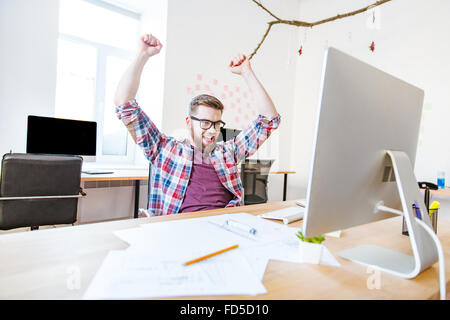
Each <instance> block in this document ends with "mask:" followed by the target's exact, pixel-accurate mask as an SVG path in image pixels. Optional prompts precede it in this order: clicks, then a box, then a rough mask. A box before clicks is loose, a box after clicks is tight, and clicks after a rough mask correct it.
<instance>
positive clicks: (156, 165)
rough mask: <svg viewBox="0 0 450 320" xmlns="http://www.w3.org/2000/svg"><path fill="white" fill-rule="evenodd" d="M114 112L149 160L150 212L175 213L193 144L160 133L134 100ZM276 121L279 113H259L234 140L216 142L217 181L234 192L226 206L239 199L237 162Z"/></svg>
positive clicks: (252, 150)
mask: <svg viewBox="0 0 450 320" xmlns="http://www.w3.org/2000/svg"><path fill="white" fill-rule="evenodd" d="M116 113H117V117H118V118H119V119H120V120H122V121H123V122H124V123H125V124H126V125H127V128H128V130H129V131H130V133H131V134H132V136H133V138H134V140H135V142H136V143H137V144H138V145H139V146H140V147H141V148H142V150H143V151H144V154H145V156H146V158H147V159H148V160H149V161H150V163H151V167H152V174H151V177H149V179H150V184H149V185H150V186H151V188H150V193H149V208H148V209H149V211H151V212H150V214H151V215H158V216H159V215H167V214H174V213H178V211H179V209H180V207H181V204H182V203H183V199H184V195H185V193H186V189H187V186H188V183H189V178H190V175H191V171H192V163H193V160H194V149H193V147H192V145H191V144H190V143H189V142H188V141H187V140H186V139H185V140H183V141H179V140H176V139H175V138H173V137H168V136H166V135H165V134H163V133H161V132H160V131H159V130H158V128H157V127H156V126H155V124H154V123H153V122H152V121H151V120H150V118H149V117H148V116H147V115H146V114H145V112H144V111H143V110H142V109H141V108H140V107H139V105H138V103H137V102H136V100H130V101H128V102H126V103H124V104H122V105H120V106H118V107H117V108H116ZM263 120H264V121H263ZM279 123H280V116H279V115H278V116H277V117H275V118H273V119H267V118H266V117H264V116H262V115H259V116H258V118H257V119H256V120H254V121H253V122H252V123H251V124H250V125H249V126H248V127H247V128H246V129H244V130H242V131H241V132H240V133H239V134H238V135H237V136H236V137H235V138H234V139H233V140H229V141H226V142H223V141H221V142H218V143H217V144H216V146H215V148H214V150H213V151H212V152H211V162H212V164H213V165H214V168H215V170H216V172H217V176H218V177H219V180H220V181H221V182H222V184H223V185H224V187H225V188H227V189H228V190H229V191H230V192H231V193H232V194H233V195H234V198H233V199H232V200H231V201H230V202H229V203H228V205H227V207H233V206H237V205H240V204H241V201H242V194H243V187H242V182H241V179H240V177H239V173H238V164H239V162H241V161H242V160H244V159H245V158H247V157H250V156H251V155H253V154H254V153H255V152H256V150H258V148H259V147H260V146H261V144H262V143H263V142H264V141H265V140H266V139H267V138H268V137H269V136H270V134H271V132H272V130H274V129H276V128H278V125H279ZM196 156H197V155H196Z"/></svg>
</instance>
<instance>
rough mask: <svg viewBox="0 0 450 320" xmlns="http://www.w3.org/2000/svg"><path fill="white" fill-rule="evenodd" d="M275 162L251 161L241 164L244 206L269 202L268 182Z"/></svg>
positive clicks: (246, 160)
mask: <svg viewBox="0 0 450 320" xmlns="http://www.w3.org/2000/svg"><path fill="white" fill-rule="evenodd" d="M274 161H275V160H260V159H258V160H249V159H245V161H244V162H242V163H241V181H242V186H243V188H244V204H258V203H266V202H267V182H268V175H269V171H270V167H271V166H272V164H273V162H274Z"/></svg>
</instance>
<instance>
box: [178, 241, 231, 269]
mask: <svg viewBox="0 0 450 320" xmlns="http://www.w3.org/2000/svg"><path fill="white" fill-rule="evenodd" d="M237 247H238V245H237V244H235V245H234V246H231V247H228V248H225V249H222V250H219V251H216V252H213V253H210V254H207V255H206V256H203V257H200V258H197V259H194V260H190V261H188V262H185V263H184V265H185V266H188V265H190V264H193V263H196V262H199V261H202V260H205V259H208V258H211V257H214V256H217V255H218V254H221V253H224V252H227V251H230V250H232V249H236V248H237Z"/></svg>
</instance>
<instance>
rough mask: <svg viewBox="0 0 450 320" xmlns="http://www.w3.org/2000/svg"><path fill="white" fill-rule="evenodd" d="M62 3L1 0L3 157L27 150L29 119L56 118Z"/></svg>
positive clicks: (0, 131)
mask: <svg viewBox="0 0 450 320" xmlns="http://www.w3.org/2000/svg"><path fill="white" fill-rule="evenodd" d="M58 8H59V1H58V0H0V155H3V154H5V153H7V152H9V151H10V150H12V151H13V152H25V150H26V132H27V131H26V128H27V116H28V115H29V114H36V115H42V116H53V114H54V100H55V83H56V53H57V37H58Z"/></svg>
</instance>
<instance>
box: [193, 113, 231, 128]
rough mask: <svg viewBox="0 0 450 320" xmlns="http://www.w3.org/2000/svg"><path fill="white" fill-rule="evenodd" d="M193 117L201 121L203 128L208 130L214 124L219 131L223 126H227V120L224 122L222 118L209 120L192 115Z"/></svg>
mask: <svg viewBox="0 0 450 320" xmlns="http://www.w3.org/2000/svg"><path fill="white" fill-rule="evenodd" d="M191 119H192V120H197V121H200V128H202V129H203V130H208V129H209V128H211V127H212V126H213V125H214V129H216V130H217V131H218V130H220V129H222V128H223V127H225V122H223V121H222V120H219V121H210V120H207V119H198V118H196V117H194V116H191Z"/></svg>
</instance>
